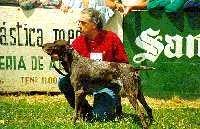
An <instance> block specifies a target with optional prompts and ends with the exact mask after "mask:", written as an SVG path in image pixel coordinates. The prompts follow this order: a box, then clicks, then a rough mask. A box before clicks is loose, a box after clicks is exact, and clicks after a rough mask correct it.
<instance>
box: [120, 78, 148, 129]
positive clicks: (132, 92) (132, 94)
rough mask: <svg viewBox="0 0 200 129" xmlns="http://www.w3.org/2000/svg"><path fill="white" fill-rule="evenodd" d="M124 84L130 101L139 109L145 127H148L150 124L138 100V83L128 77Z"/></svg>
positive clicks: (145, 128)
mask: <svg viewBox="0 0 200 129" xmlns="http://www.w3.org/2000/svg"><path fill="white" fill-rule="evenodd" d="M123 84H124V90H125V91H126V93H127V95H128V99H129V102H130V103H131V105H132V106H133V107H134V108H135V110H136V111H137V113H138V115H139V118H140V120H141V122H142V125H143V128H144V129H147V128H148V125H147V123H146V121H145V119H144V113H143V112H142V110H141V109H140V107H139V105H138V102H137V96H138V90H139V87H138V85H137V84H135V82H134V81H133V80H132V79H126V82H125V81H124V83H123Z"/></svg>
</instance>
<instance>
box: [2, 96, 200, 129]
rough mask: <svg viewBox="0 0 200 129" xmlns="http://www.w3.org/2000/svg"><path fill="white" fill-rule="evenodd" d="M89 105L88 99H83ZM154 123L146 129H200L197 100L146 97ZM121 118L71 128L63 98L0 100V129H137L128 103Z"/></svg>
mask: <svg viewBox="0 0 200 129" xmlns="http://www.w3.org/2000/svg"><path fill="white" fill-rule="evenodd" d="M87 99H88V100H89V102H90V103H92V101H93V100H92V97H87ZM146 100H147V102H148V103H149V105H150V106H151V107H152V108H153V116H154V119H155V121H154V122H153V124H152V125H151V127H150V129H200V100H199V99H197V100H191V101H190V100H182V99H180V98H178V97H174V98H172V99H170V100H162V99H153V98H148V97H146ZM122 104H123V112H124V113H123V115H122V116H121V117H120V118H115V119H114V120H110V121H93V122H86V121H81V120H80V121H79V122H78V123H76V124H75V125H74V124H72V121H71V117H72V114H73V109H72V108H71V107H69V105H68V103H66V101H65V99H64V97H63V95H57V96H47V95H33V96H25V95H21V96H0V108H1V110H0V128H3V129H4V128H5V129H6V128H8V129H10V128H26V129H31V128H33V129H39V128H51V129H52V128H55V129H58V128H65V129H73V128H74V129H140V128H141V123H140V121H139V120H138V117H137V115H136V114H135V112H134V111H133V110H132V108H131V106H130V104H129V102H128V100H127V99H126V98H123V100H122Z"/></svg>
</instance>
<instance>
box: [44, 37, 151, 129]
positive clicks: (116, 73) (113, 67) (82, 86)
mask: <svg viewBox="0 0 200 129" xmlns="http://www.w3.org/2000/svg"><path fill="white" fill-rule="evenodd" d="M43 50H44V51H45V52H46V53H47V54H48V55H50V56H51V57H52V59H54V60H59V61H61V64H62V65H63V67H64V69H65V71H66V72H67V73H68V74H69V76H70V80H71V84H72V86H73V88H74V91H75V113H74V116H73V122H76V120H77V118H78V114H79V110H78V109H79V106H81V103H82V102H83V101H82V100H83V99H84V98H85V97H86V95H87V93H88V92H87V91H89V90H92V89H96V88H102V86H106V87H109V84H111V83H112V82H113V83H114V82H115V83H116V82H120V83H119V85H121V86H122V88H123V89H124V91H125V92H126V95H127V96H128V99H129V102H130V103H131V104H132V106H133V107H134V108H135V109H136V111H137V112H138V115H139V117H140V119H141V122H142V125H143V127H144V128H148V125H149V124H147V122H146V121H145V119H144V113H143V112H142V110H141V109H140V107H139V105H138V102H137V100H139V101H140V103H141V104H142V105H143V107H144V108H145V110H146V111H147V114H148V117H149V120H150V122H148V123H151V122H152V120H153V116H152V109H151V108H150V107H149V106H148V105H147V103H146V101H145V98H144V96H143V94H142V92H141V89H140V78H139V77H138V72H139V70H144V69H152V68H134V67H133V66H132V65H130V64H126V63H116V62H106V61H102V62H99V61H94V60H91V59H88V58H85V57H82V56H81V55H79V54H78V52H77V51H76V50H74V49H72V48H70V44H69V43H68V42H66V41H64V40H57V41H54V43H47V44H44V45H43Z"/></svg>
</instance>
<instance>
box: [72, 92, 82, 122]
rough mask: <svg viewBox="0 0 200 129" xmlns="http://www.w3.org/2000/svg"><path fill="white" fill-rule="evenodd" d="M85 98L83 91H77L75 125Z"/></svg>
mask: <svg viewBox="0 0 200 129" xmlns="http://www.w3.org/2000/svg"><path fill="white" fill-rule="evenodd" d="M83 97H84V91H83V90H77V91H75V112H74V117H73V122H74V123H75V122H76V120H77V119H78V117H79V115H80V114H79V113H80V112H79V109H80V108H81V107H80V106H81V103H82V101H83Z"/></svg>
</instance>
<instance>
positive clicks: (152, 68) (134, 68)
mask: <svg viewBox="0 0 200 129" xmlns="http://www.w3.org/2000/svg"><path fill="white" fill-rule="evenodd" d="M155 69H156V68H154V67H150V66H140V67H133V70H134V71H140V70H155Z"/></svg>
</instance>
